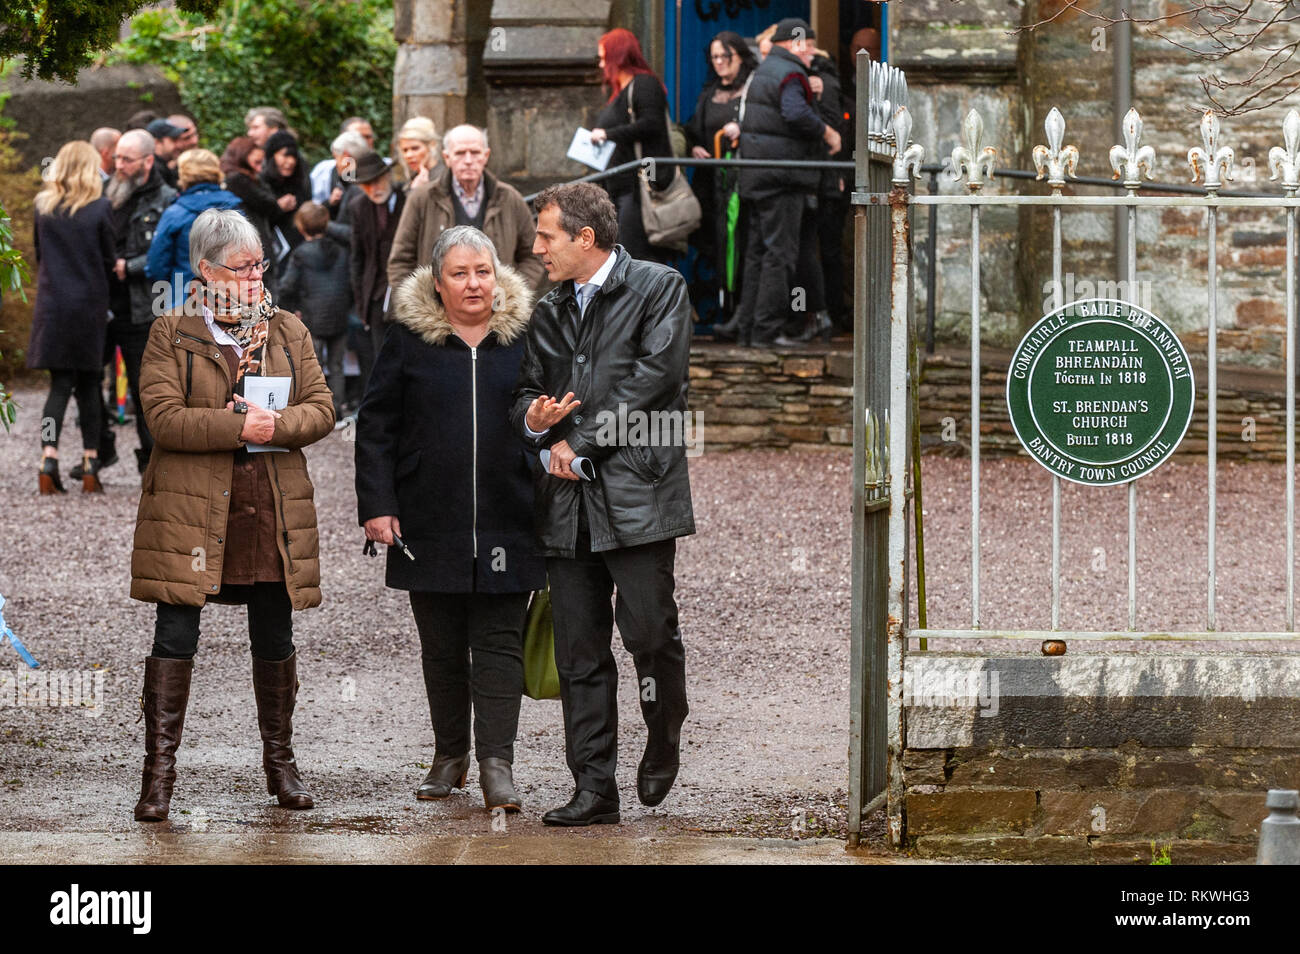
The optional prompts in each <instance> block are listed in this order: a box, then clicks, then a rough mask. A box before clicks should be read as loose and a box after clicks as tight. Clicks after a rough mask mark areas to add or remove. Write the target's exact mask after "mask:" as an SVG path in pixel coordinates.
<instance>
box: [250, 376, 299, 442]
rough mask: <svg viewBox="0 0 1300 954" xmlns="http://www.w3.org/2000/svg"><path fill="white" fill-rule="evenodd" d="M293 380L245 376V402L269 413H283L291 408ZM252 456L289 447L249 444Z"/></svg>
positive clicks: (284, 377)
mask: <svg viewBox="0 0 1300 954" xmlns="http://www.w3.org/2000/svg"><path fill="white" fill-rule="evenodd" d="M292 383H293V378H290V377H288V376H287V375H286V376H277V377H267V376H264V375H260V374H249V375H245V376H244V400H245V401H247V402H248V403H249V404H256V405H257V406H258V407H264V408H266V409H267V410H268V411H282V410H284V409H285V408H286V407H288V406H289V387H290V385H291V384H292ZM245 446H246V447H247V448H248V451H249V453H250V454H264V453H266V452H267V451H284V452H287V451H288V450H289V448H287V447H276V446H274V445H272V444H247V445H245Z"/></svg>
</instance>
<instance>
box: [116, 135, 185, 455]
mask: <svg viewBox="0 0 1300 954" xmlns="http://www.w3.org/2000/svg"><path fill="white" fill-rule="evenodd" d="M115 161H116V164H117V168H116V171H115V172H114V173H113V175H112V176H111V177H110V178H109V179H108V181H107V182H106V183H105V184H104V194H105V195H106V196H108V199H109V203H110V204H111V205H112V206H113V227H114V229H115V230H116V232H117V256H118V257H117V263H116V268H115V275H114V280H113V282H112V284H111V285H110V288H109V294H110V298H111V302H110V304H109V307H110V308H111V309H112V311H113V318H112V320H111V321H109V323H108V335H107V338H106V339H105V343H104V362H105V363H106V364H109V363H111V361H112V358H113V350H114V348H115V347H118V346H120V347H121V349H122V363H123V364H124V365H126V379H127V383H128V385H129V387H130V390H131V400H132V401H133V402H134V403H135V428H136V434H137V435H138V436H139V438H140V448H139V449H138V450H137V451H136V452H135V454H136V466H137V467H138V469H139V471H140V473H142V474H143V473H144V468H145V465H147V464H148V463H149V455H150V453H151V452H152V451H153V437H152V436H151V435H150V434H149V428H148V427H147V426H146V425H145V422H144V414H143V413H142V412H141V411H140V360H141V359H142V358H143V357H144V346H145V345H146V344H147V343H148V341H149V328H150V326H151V325H152V324H153V320H154V318H155V317H157V316H156V315H155V314H154V310H153V309H154V301H155V299H156V298H157V297H158V296H157V295H155V294H154V293H153V291H152V289H151V288H150V285H149V279H148V278H146V277H145V273H144V268H145V260H146V259H147V258H148V257H149V245H150V243H152V242H153V233H154V230H155V229H156V228H157V227H158V220H159V219H160V218H162V214H163V210H164V209H166V208H167V206H169V205H171V204H172V201H173V200H175V198H176V190H175V189H173V188H172V187H171V186H169V185H168V184H167V183H166V182H165V181H164V180H163V176H162V174H161V171H160V169H159V165H160V164H161V163H160V162H158V161H157V160H156V158H155V156H154V140H153V137H152V136H151V135H149V133H148V132H146V131H145V130H143V129H132V130H129V131H128V132H125V133H123V134H122V138H121V139H119V140H118V142H117V151H116V154H115ZM109 407H112V404H111V403H110V404H106V405H105V410H107V408H109ZM112 433H113V432H112V429H111V428H107V427H106V428H104V434H106V435H108V436H107V439H106V440H105V441H101V448H100V457H101V459H107V458H106V454H107V452H108V449H107V446H106V445H107V444H108V443H110V442H112V443H115V442H114V441H113V438H112ZM112 456H114V457H115V456H116V448H115V447H114V448H113V452H112ZM100 466H104V465H103V464H101V465H100Z"/></svg>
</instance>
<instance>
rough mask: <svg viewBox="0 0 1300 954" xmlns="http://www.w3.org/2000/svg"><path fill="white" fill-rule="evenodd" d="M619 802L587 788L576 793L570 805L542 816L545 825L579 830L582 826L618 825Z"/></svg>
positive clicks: (554, 809)
mask: <svg viewBox="0 0 1300 954" xmlns="http://www.w3.org/2000/svg"><path fill="white" fill-rule="evenodd" d="M618 823H619V817H618V802H617V801H616V800H615V799H612V798H604V797H602V796H600V795H597V794H596V793H595V792H589V791H587V790H586V789H585V788H582V789H578V791H576V792H574V794H573V798H571V799H569V804H567V805H561V806H560V807H559V808H552V809H551V810H550V811H549V812H547V813H546V814H545V815H543V816H542V824H543V825H563V826H564V827H566V828H577V827H580V826H582V825H617V824H618Z"/></svg>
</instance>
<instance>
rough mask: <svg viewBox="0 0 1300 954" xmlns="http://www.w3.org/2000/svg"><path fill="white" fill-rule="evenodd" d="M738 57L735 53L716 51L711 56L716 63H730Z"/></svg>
mask: <svg viewBox="0 0 1300 954" xmlns="http://www.w3.org/2000/svg"><path fill="white" fill-rule="evenodd" d="M735 58H736V54H734V53H714V54H713V55H712V56H710V57H709V59H710V60H712V61H713V62H714V63H730V62H731V61H732V60H734V59H735Z"/></svg>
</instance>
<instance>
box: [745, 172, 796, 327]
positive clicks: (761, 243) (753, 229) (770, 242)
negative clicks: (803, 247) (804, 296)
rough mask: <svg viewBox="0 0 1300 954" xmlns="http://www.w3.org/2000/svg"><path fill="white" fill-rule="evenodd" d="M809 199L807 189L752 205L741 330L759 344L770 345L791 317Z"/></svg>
mask: <svg viewBox="0 0 1300 954" xmlns="http://www.w3.org/2000/svg"><path fill="white" fill-rule="evenodd" d="M806 203H807V196H806V195H805V194H804V193H802V192H779V193H777V194H776V195H772V196H767V197H766V198H763V199H756V200H755V201H753V202H752V203H750V207H749V211H750V216H749V233H748V236H747V238H746V242H745V283H744V286H743V287H742V289H741V297H740V330H741V334H742V336H743V335H745V334H748V335H749V337H750V338H751V340H753V341H754V342H755V343H758V344H770V343H771V342H772V339H774V338H775V337H776V336H777V335H779V334H781V333H782V332H784V331H785V330H786V326H787V323H789V322H790V320H791V309H790V288H791V286H792V285H793V284H794V275H795V267H796V265H797V264H798V262H799V241H800V233H801V231H802V224H803V218H804V207H805V205H806Z"/></svg>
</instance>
